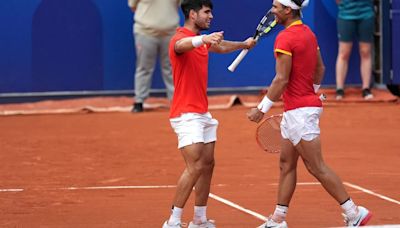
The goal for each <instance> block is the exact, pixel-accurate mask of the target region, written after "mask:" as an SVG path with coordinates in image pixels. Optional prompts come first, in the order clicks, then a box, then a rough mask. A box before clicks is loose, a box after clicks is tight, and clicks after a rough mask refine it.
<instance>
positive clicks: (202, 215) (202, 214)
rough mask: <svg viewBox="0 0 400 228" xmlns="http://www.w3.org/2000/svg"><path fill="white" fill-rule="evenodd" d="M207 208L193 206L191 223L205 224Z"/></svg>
mask: <svg viewBox="0 0 400 228" xmlns="http://www.w3.org/2000/svg"><path fill="white" fill-rule="evenodd" d="M206 211H207V206H194V216H193V222H194V223H195V224H201V223H204V222H207V215H206Z"/></svg>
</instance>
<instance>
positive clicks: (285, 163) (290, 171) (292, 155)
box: [278, 139, 299, 206]
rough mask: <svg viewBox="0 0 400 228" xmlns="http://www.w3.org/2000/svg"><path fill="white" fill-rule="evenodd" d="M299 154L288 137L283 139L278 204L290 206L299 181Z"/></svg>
mask: <svg viewBox="0 0 400 228" xmlns="http://www.w3.org/2000/svg"><path fill="white" fill-rule="evenodd" d="M298 159H299V154H298V153H297V151H296V150H295V148H294V146H293V144H292V143H291V142H290V140H288V139H283V142H282V149H281V154H280V160H279V165H280V176H279V189H278V204H280V205H286V206H289V203H290V200H291V199H292V196H293V193H294V190H295V189H296V182H297V160H298Z"/></svg>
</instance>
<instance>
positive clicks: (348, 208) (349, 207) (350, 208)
mask: <svg viewBox="0 0 400 228" xmlns="http://www.w3.org/2000/svg"><path fill="white" fill-rule="evenodd" d="M340 206H341V207H342V209H343V211H344V214H345V215H346V216H347V217H349V218H354V217H356V216H357V212H358V210H357V206H356V205H355V204H354V202H353V200H351V198H349V199H348V200H346V201H345V202H344V203H342V204H340Z"/></svg>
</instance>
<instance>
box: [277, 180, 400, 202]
mask: <svg viewBox="0 0 400 228" xmlns="http://www.w3.org/2000/svg"><path fill="white" fill-rule="evenodd" d="M343 184H344V185H346V186H348V187H351V188H354V189H357V190H360V191H362V192H364V193H367V194H370V195H373V196H375V197H378V198H381V199H383V200H386V201H389V202H392V203H395V204H399V205H400V201H398V200H395V199H392V198H389V197H387V196H384V195H382V194H379V193H376V192H373V191H371V190H369V189H366V188H363V187H360V186H358V185H355V184H352V183H349V182H343ZM270 185H278V184H277V183H274V184H270ZM297 185H320V183H319V182H299V183H297Z"/></svg>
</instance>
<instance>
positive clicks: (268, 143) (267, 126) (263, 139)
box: [256, 116, 282, 153]
mask: <svg viewBox="0 0 400 228" xmlns="http://www.w3.org/2000/svg"><path fill="white" fill-rule="evenodd" d="M281 120H282V116H272V117H270V118H267V119H265V120H264V121H263V122H261V123H260V124H259V126H258V127H257V132H256V138H257V142H258V144H259V146H260V147H261V148H262V149H263V150H265V151H267V152H270V153H279V152H280V149H281V148H280V147H281V143H280V142H281V130H280V123H281Z"/></svg>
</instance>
